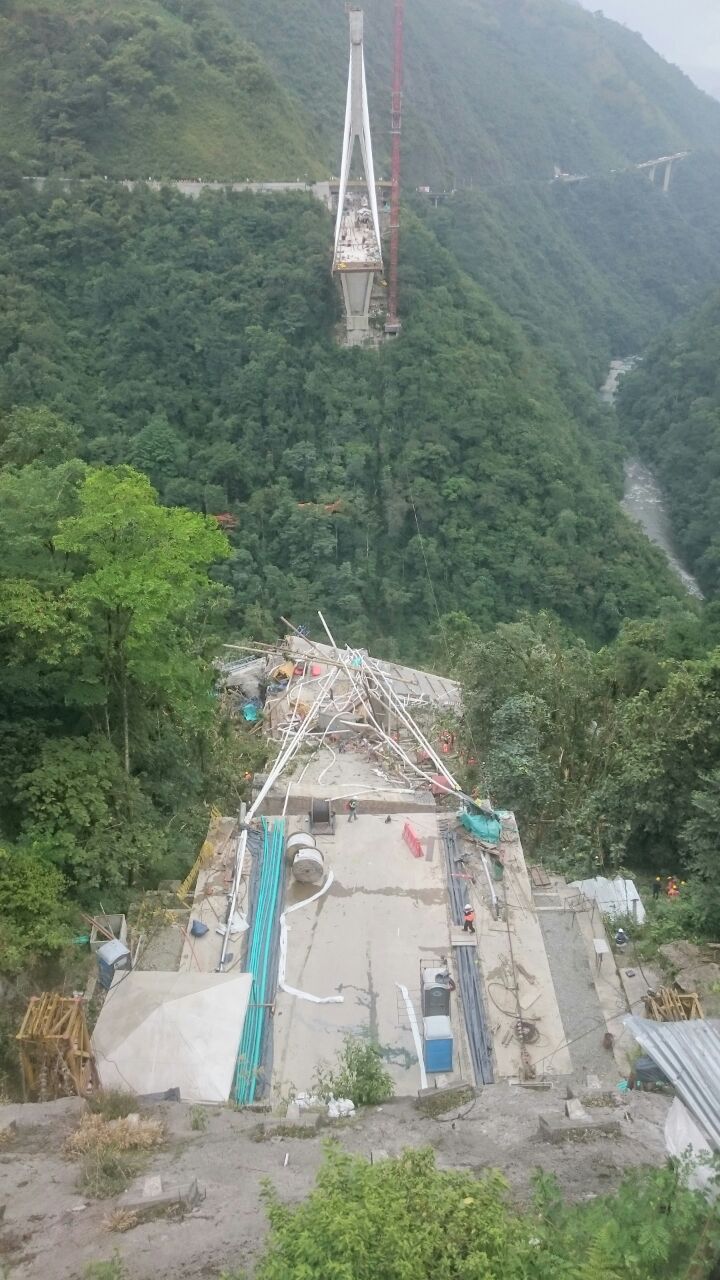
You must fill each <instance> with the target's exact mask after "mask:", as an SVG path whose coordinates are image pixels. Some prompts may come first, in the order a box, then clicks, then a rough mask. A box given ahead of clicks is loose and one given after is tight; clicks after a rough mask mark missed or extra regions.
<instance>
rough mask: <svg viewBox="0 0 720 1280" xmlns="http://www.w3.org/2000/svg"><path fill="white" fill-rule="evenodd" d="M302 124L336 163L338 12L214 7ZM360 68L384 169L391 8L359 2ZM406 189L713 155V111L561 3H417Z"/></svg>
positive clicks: (310, 6) (249, 2)
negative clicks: (270, 72) (303, 118)
mask: <svg viewBox="0 0 720 1280" xmlns="http://www.w3.org/2000/svg"><path fill="white" fill-rule="evenodd" d="M222 4H223V8H224V9H225V12H226V13H227V14H228V17H229V18H230V20H232V21H234V22H235V24H236V26H237V29H238V30H239V31H240V32H241V33H242V34H243V36H245V37H247V38H248V39H250V40H252V41H253V43H254V44H255V45H256V46H257V47H258V49H259V50H260V51H261V53H262V54H263V55H264V56H265V57H266V58H267V60H268V62H269V63H270V64H271V66H272V67H273V69H274V70H276V72H277V73H278V75H281V76H282V78H283V82H284V83H286V84H287V85H288V86H289V88H290V89H291V90H292V91H293V92H294V93H295V94H296V96H297V97H298V99H299V100H300V101H302V103H303V105H304V107H305V109H306V110H307V111H308V112H309V113H311V116H312V120H313V125H314V128H315V129H316V130H318V132H319V134H320V137H321V138H322V139H323V141H324V145H325V146H326V148H327V151H328V153H329V154H330V155H331V156H337V155H338V145H339V140H338V137H337V120H338V119H339V118H340V116H341V114H342V110H343V104H344V93H345V64H346V48H347V36H346V30H345V26H344V24H343V23H342V22H338V21H337V17H336V15H339V12H340V10H341V7H342V6H341V3H340V0H337V3H335V2H333V3H328V0H306V2H305V3H303V4H302V5H293V4H288V3H287V2H286V0H263V3H262V4H256V3H255V2H254V0H222ZM363 8H364V11H365V32H366V53H367V56H366V62H367V74H368V89H369V93H370V97H371V110H372V113H373V123H374V127H375V138H376V148H377V149H378V152H379V168H380V169H382V167H383V158H384V157H387V155H388V150H389V137H388V133H387V128H388V116H389V106H390V93H389V86H390V83H391V67H392V5H389V4H387V3H386V0H366V2H365V3H364V5H363ZM405 49H406V53H405V68H406V70H405V93H404V100H403V108H404V110H403V159H404V164H405V174H406V180H407V181H408V183H411V184H415V183H429V184H430V185H432V186H437V185H440V187H445V186H448V185H450V186H465V185H467V184H468V183H470V182H473V183H478V184H484V183H486V182H489V181H493V180H495V179H498V178H509V177H518V176H522V177H526V178H527V177H533V178H535V177H547V178H550V177H552V173H553V165H554V164H558V165H559V166H560V167H561V168H563V169H566V170H568V171H569V172H575V173H587V172H589V171H593V170H598V169H603V170H609V169H611V168H613V167H617V166H619V165H620V164H622V163H627V162H637V161H641V160H646V159H651V158H652V157H653V156H655V155H666V154H667V153H668V151H670V152H673V151H678V150H681V149H684V148H686V147H692V148H710V149H714V150H716V149H717V148H718V133H719V132H720V103H718V102H715V101H714V100H713V99H711V98H709V97H708V96H707V95H706V94H703V93H701V92H700V91H699V90H698V89H696V88H695V86H694V85H693V84H692V83H691V81H690V80H689V79H688V77H687V76H685V75H683V73H682V72H681V71H679V70H678V69H677V67H671V66H670V65H669V64H668V63H666V62H664V61H663V59H662V58H660V57H659V55H658V54H656V53H654V51H653V50H651V49H650V48H649V47H648V46H647V45H646V44H645V43H644V41H643V40H642V39H641V38H640V37H639V36H637V35H635V34H634V33H633V32H631V31H628V30H627V29H626V28H625V27H622V26H620V25H619V24H618V23H614V22H610V21H608V20H606V19H605V18H603V17H602V16H601V15H597V14H590V13H587V12H586V11H585V10H584V9H581V8H579V7H575V6H571V5H568V4H567V3H565V0H444V3H443V4H442V6H440V5H438V4H437V3H436V0H413V3H412V5H411V6H410V5H408V11H407V15H406V22H405Z"/></svg>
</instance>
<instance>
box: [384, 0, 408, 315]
mask: <svg viewBox="0 0 720 1280" xmlns="http://www.w3.org/2000/svg"><path fill="white" fill-rule="evenodd" d="M404 10H405V0H395V51H394V56H393V85H392V109H391V117H390V133H391V135H392V170H391V174H390V178H391V183H392V187H391V193H390V272H389V279H388V316H387V323H386V325H385V333H386V334H387V335H388V337H394V336H396V335H397V334H398V333H399V332H400V320H399V319H398V250H399V247H400V134H401V132H402V84H403V17H404Z"/></svg>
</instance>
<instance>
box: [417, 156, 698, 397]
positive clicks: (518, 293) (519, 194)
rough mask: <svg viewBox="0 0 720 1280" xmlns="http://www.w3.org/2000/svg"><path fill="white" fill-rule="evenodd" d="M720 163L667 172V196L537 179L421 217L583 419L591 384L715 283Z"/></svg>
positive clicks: (598, 181)
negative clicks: (535, 350) (515, 326)
mask: <svg viewBox="0 0 720 1280" xmlns="http://www.w3.org/2000/svg"><path fill="white" fill-rule="evenodd" d="M717 191H720V156H715V155H712V154H709V153H703V154H701V155H691V156H689V157H688V158H687V159H686V160H683V161H682V162H680V163H677V164H676V165H675V166H674V168H673V174H672V186H671V194H670V195H669V196H664V195H663V194H662V191H661V188H660V185H659V184H658V185H657V186H653V185H652V184H651V183H650V182H648V179H647V177H645V176H643V175H641V174H639V173H632V172H625V173H618V174H616V175H614V176H601V177H598V178H595V179H590V180H589V181H587V182H582V183H577V184H572V185H565V184H563V183H547V182H539V181H535V182H532V181H527V182H520V181H518V182H516V183H510V182H508V183H506V184H500V183H498V184H496V185H495V186H493V185H489V186H488V187H487V188H485V189H482V190H481V189H473V190H464V191H458V192H457V193H456V194H455V195H454V196H453V197H452V199H446V200H444V201H443V202H442V203H440V204H439V205H438V207H437V208H434V207H433V206H432V204H429V203H428V201H427V199H424V198H423V197H421V196H416V197H415V200H414V202H413V203H414V208H415V209H416V211H417V212H418V214H419V215H420V216H422V217H424V218H425V220H426V221H427V224H428V225H429V226H430V227H431V228H432V230H433V231H434V232H435V234H436V235H437V236H438V239H439V240H440V241H441V243H442V244H443V245H444V246H445V247H446V248H447V249H449V250H450V251H451V252H452V254H453V256H454V258H455V259H456V261H457V262H458V264H459V265H460V266H461V267H462V269H463V271H465V272H467V274H468V275H469V276H471V277H472V279H474V280H476V281H477V282H478V284H480V285H481V286H482V288H483V289H485V290H486V291H487V292H488V293H489V294H490V296H491V297H492V298H493V300H494V301H495V302H496V303H497V304H498V306H499V307H501V308H502V309H503V310H504V311H507V312H509V313H510V315H512V316H513V317H514V319H516V320H518V321H519V322H520V323H521V324H522V326H523V328H524V330H525V332H526V334H527V335H528V337H529V338H530V340H531V341H532V342H533V343H534V344H535V345H538V346H541V347H542V348H543V350H544V353H545V357H546V358H549V359H550V360H551V361H552V362H553V364H554V365H555V367H556V368H557V369H558V370H559V372H560V375H561V386H563V387H565V388H566V391H567V393H569V394H570V395H571V399H570V402H569V403H570V405H571V407H572V409H573V412H574V413H576V414H577V413H579V412H581V411H582V410H581V404H582V398H581V397H580V396H579V394H578V389H577V379H578V374H579V375H581V376H582V378H584V379H585V381H586V382H589V383H590V384H592V385H593V386H597V385H598V384H599V382H600V381H601V380H602V378H603V377H604V376H605V372H606V371H607V368H608V365H609V363H610V360H611V359H612V358H614V357H615V356H618V355H631V354H635V353H639V352H640V351H642V350H644V348H645V347H646V346H647V344H648V343H649V342H650V341H651V340H652V339H653V338H655V337H656V336H657V334H658V333H659V332H660V331H661V330H662V329H664V328H665V327H666V325H667V324H668V323H670V321H672V320H673V319H675V317H677V316H678V315H679V314H681V313H682V312H683V311H685V310H687V309H688V308H689V307H692V306H694V305H695V304H696V303H697V302H698V301H699V300H700V299H701V298H702V297H703V296H704V293H705V291H706V289H707V287H708V284H709V283H710V282H712V281H714V280H717V279H718V273H719V270H720V268H719V265H718V256H717V243H718V238H720V200H718V199H717V196H716V192H717Z"/></svg>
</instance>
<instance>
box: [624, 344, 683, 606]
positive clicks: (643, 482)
mask: <svg viewBox="0 0 720 1280" xmlns="http://www.w3.org/2000/svg"><path fill="white" fill-rule="evenodd" d="M637 361H638V357H637V356H629V357H628V358H627V359H626V360H613V362H612V364H611V365H610V371H609V373H608V376H607V379H606V381H605V383H604V384H603V386H602V387H601V389H600V399H601V400H604V401H605V402H606V403H607V404H612V403H613V401H614V400H615V396H616V395H617V389H618V382H619V381H620V378H621V377H622V375H623V374H624V373H627V372H628V371H629V370H630V369H632V367H633V365H635V364H637ZM622 507H623V511H625V512H626V513H627V515H629V516H630V518H631V519H632V520H636V521H637V523H638V524H639V525H641V526H642V528H643V529H644V531H645V533H646V534H647V536H648V538H649V539H650V541H651V542H654V543H655V545H656V546H657V547H660V549H661V551H664V552H665V555H666V556H667V560H668V564H669V565H670V567H671V569H673V571H674V572H675V573H676V574H677V576H678V578H679V579H680V581H681V582H682V584H683V586H684V587H685V590H686V591H687V592H688V594H689V595H691V596H695V597H696V599H698V600H702V599H703V593H702V591H701V590H700V587H699V586H698V584H697V582H696V581H695V579H694V577H693V576H692V574H691V573H688V571H687V569H686V568H685V567H684V565H683V564H682V562H681V560H680V558H679V556H678V554H677V551H676V550H675V546H674V543H673V536H672V530H671V528H670V520H669V518H668V514H667V510H666V508H665V501H664V498H663V495H662V490H661V488H660V485H659V484H658V482H657V480H656V479H655V476H654V474H653V472H652V471H651V470H650V467H647V466H646V465H645V463H644V462H641V461H640V459H639V458H628V459H626V462H625V493H624V497H623V500H622Z"/></svg>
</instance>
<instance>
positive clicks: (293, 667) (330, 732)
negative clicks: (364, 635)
mask: <svg viewBox="0 0 720 1280" xmlns="http://www.w3.org/2000/svg"><path fill="white" fill-rule="evenodd" d="M233 647H235V646H233ZM237 647H238V648H239V647H240V646H237ZM248 649H250V650H251V653H250V654H249V655H248V657H246V658H244V659H239V660H238V661H235V662H232V663H228V664H227V665H226V666H225V667H224V669H223V672H222V677H223V683H224V686H225V688H226V690H228V691H229V692H230V695H231V697H232V698H233V699H234V703H235V706H236V708H237V710H238V711H239V712H240V714H241V715H242V716H243V718H244V719H245V720H246V722H248V723H255V722H258V723H259V722H260V720H262V723H263V728H264V731H265V733H266V735H267V736H268V737H269V738H270V739H271V740H273V741H274V742H276V743H278V744H279V746H280V748H281V755H282V754H283V752H284V750H285V748H286V747H287V746H288V744H289V743H292V744H293V754H296V753H297V752H298V751H300V749H301V748H302V750H303V756H304V755H305V753H306V752H312V753H316V752H317V751H318V750H319V749H320V748H321V747H326V748H327V749H328V751H329V752H330V753H331V758H332V759H334V758H335V757H336V756H337V755H343V754H345V753H348V752H352V753H356V754H358V755H360V756H362V757H363V758H364V759H365V760H366V761H367V763H368V765H369V767H370V770H371V773H372V777H371V778H369V779H367V780H364V781H363V782H361V783H359V784H358V791H359V794H360V795H361V796H362V795H363V793H371V792H374V791H383V792H387V791H391V792H394V793H395V795H396V797H397V798H398V800H400V798H401V797H404V799H403V803H405V802H406V801H407V798H408V797H410V798H413V797H415V798H418V797H425V798H430V797H428V792H431V793H432V796H433V797H440V796H443V795H449V796H451V797H454V798H455V799H456V800H458V801H462V800H463V799H464V797H463V796H462V793H461V792H460V789H459V787H458V784H457V783H456V781H455V780H454V778H453V777H452V775H451V774H450V772H449V770H448V769H447V761H446V759H445V758H444V757H445V756H446V755H447V754H449V750H450V746H451V743H452V732H451V730H450V729H449V728H447V727H443V724H445V725H449V724H451V723H452V721H453V718H454V716H456V715H457V712H458V711H459V705H460V694H459V688H458V686H457V685H456V684H455V682H454V681H452V680H447V679H444V678H442V677H440V676H434V675H426V674H425V673H422V672H416V671H412V670H410V669H409V668H405V667H400V666H397V665H396V664H391V663H384V662H379V661H377V660H376V659H373V658H370V657H369V656H368V654H367V653H366V652H364V651H363V650H360V649H354V648H352V647H346V648H344V649H339V648H338V647H337V646H335V645H323V644H318V643H314V642H311V641H309V640H307V639H306V638H305V637H304V636H302V635H300V634H295V635H292V636H289V637H288V638H287V639H286V640H285V641H284V643H283V645H282V646H281V647H273V646H259V645H254V646H248ZM259 650H262V652H259ZM420 722H422V724H423V726H424V727H423V728H421V727H420ZM431 740H434V741H436V742H437V741H440V742H441V747H440V751H439V752H438V751H436V749H435V747H434V746H433V745H432V744H431ZM287 763H288V761H287V760H285V761H284V764H283V768H284V767H285V765H286V764H287ZM276 764H277V762H276ZM275 772H276V776H279V774H278V773H277V770H276V771H275ZM328 772H329V770H328ZM319 781H322V779H320V780H319ZM317 798H318V800H319V801H322V800H326V799H327V797H324V796H322V795H320V794H318V797H317ZM346 798H349V797H343V799H346ZM433 807H434V805H433ZM325 820H326V821H327V820H330V814H329V813H327V812H326V814H325Z"/></svg>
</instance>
